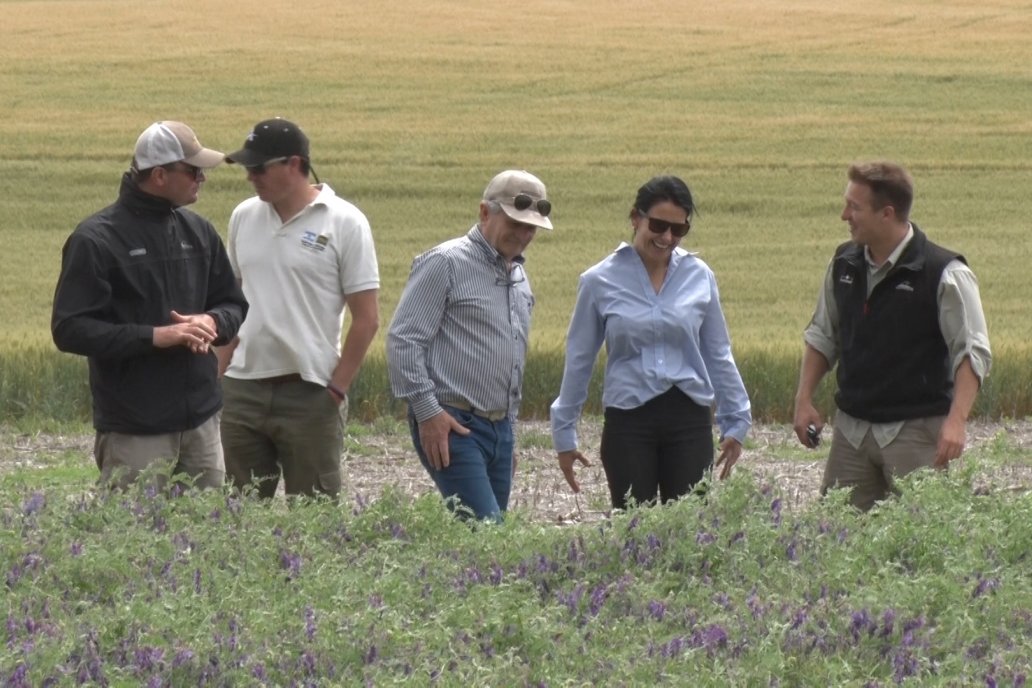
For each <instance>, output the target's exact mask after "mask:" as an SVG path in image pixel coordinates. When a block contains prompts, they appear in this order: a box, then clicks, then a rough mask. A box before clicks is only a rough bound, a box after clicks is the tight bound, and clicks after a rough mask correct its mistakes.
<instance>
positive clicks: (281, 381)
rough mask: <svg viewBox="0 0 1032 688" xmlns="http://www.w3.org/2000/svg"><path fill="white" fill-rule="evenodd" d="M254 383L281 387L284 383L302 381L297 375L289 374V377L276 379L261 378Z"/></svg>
mask: <svg viewBox="0 0 1032 688" xmlns="http://www.w3.org/2000/svg"><path fill="white" fill-rule="evenodd" d="M255 382H261V383H262V384H265V385H282V384H284V383H286V382H304V379H303V378H302V377H301V375H300V374H299V373H290V374H289V375H277V376H276V377H261V378H258V379H256V380H255Z"/></svg>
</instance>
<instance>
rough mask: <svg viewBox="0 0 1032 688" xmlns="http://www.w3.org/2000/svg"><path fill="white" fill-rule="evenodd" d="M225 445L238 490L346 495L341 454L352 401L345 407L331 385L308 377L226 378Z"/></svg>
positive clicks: (269, 494) (228, 466)
mask: <svg viewBox="0 0 1032 688" xmlns="http://www.w3.org/2000/svg"><path fill="white" fill-rule="evenodd" d="M222 398H223V404H224V408H223V411H222V446H223V449H224V451H225V453H226V472H227V474H228V475H229V477H230V479H231V480H232V482H233V485H234V486H235V487H236V488H237V489H243V488H244V487H246V486H247V485H252V484H254V485H255V487H256V488H257V491H258V494H259V495H260V496H262V497H266V498H268V497H272V496H273V495H275V494H276V488H277V487H278V485H279V480H280V476H281V475H282V477H283V483H284V488H285V490H286V493H287V494H288V495H308V496H313V495H315V494H325V495H330V496H334V497H335V496H336V495H337V494H339V493H340V486H341V477H340V456H341V450H342V448H343V445H344V421H345V419H346V417H347V410H348V407H347V400H346V399H345V400H344V402H342V403H341V404H340V405H339V406H338V405H337V402H336V401H335V400H334V399H333V397H331V396H330V393H329V392H328V391H326V388H325V387H322V386H321V385H316V384H313V383H311V382H305V381H303V380H296V381H288V382H263V381H260V380H238V379H235V378H229V377H224V378H223V379H222Z"/></svg>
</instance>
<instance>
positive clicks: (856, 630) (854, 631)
mask: <svg viewBox="0 0 1032 688" xmlns="http://www.w3.org/2000/svg"><path fill="white" fill-rule="evenodd" d="M874 628H875V624H874V622H873V621H871V615H870V614H868V613H867V610H866V609H861V610H860V611H858V612H853V618H852V621H851V622H850V624H849V633H850V635H852V636H853V640H854V641H857V640H860V636H861V635H862V634H863V632H864V631H867V632H868V634H870V633H873V632H874Z"/></svg>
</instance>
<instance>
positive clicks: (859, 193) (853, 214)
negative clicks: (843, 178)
mask: <svg viewBox="0 0 1032 688" xmlns="http://www.w3.org/2000/svg"><path fill="white" fill-rule="evenodd" d="M845 202H846V205H845V207H844V208H843V209H842V220H843V221H844V222H846V223H847V224H848V225H849V236H850V238H852V240H853V241H854V242H855V243H857V244H860V245H862V246H869V245H870V244H871V243H872V242H875V241H877V240H878V239H880V238H881V237H882V235H883V234H884V233H885V232H884V228H885V226H886V223H887V220H888V215H889V213H891V212H892V209H891V208H890V207H888V206H886V207H884V208H880V209H875V208H874V205H873V199H872V194H871V187H869V186H867V185H866V184H857V183H855V182H849V184H848V185H847V186H846V193H845Z"/></svg>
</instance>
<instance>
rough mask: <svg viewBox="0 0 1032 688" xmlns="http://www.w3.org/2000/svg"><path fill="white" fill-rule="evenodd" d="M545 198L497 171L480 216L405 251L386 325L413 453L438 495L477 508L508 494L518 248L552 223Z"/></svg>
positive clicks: (484, 511) (520, 304)
mask: <svg viewBox="0 0 1032 688" xmlns="http://www.w3.org/2000/svg"><path fill="white" fill-rule="evenodd" d="M551 210H552V205H551V202H550V201H549V200H548V193H547V191H546V189H545V185H544V184H543V183H542V182H541V180H540V179H538V178H537V177H535V176H534V175H532V174H531V173H529V172H525V171H522V170H506V171H505V172H501V173H499V174H498V175H496V176H495V177H494V178H493V179H492V180H491V182H490V183H489V184H488V185H487V188H486V189H485V190H484V194H483V199H482V200H481V202H480V209H479V222H478V223H477V224H476V225H474V226H473V228H472V229H470V230H469V232H467V233H466V235H465V236H463V237H459V238H457V239H452V240H451V241H446V242H445V243H443V244H440V245H438V246H436V247H434V248H432V249H430V250H429V251H427V252H426V253H423V254H422V255H420V256H417V257H416V259H415V260H414V261H413V263H412V272H411V274H410V276H409V280H408V284H407V285H406V286H405V290H404V292H403V293H402V295H401V300H400V301H399V303H398V308H397V310H396V311H395V312H394V319H393V321H392V322H391V327H390V331H389V332H388V335H387V363H388V370H389V374H390V380H391V390H392V392H393V393H394V395H395V396H396V397H398V398H401V399H404V400H405V401H406V402H408V405H409V428H410V430H411V433H412V441H413V443H414V444H415V448H416V453H417V454H418V455H419V459H420V461H421V462H422V463H423V466H424V467H425V468H426V470H427V472H428V473H429V474H430V477H431V478H432V479H433V481H434V483H435V484H436V485H437V488H438V489H439V490H440V492H441V494H442V495H443V496H444V497H445V498H447V499H448V500H449V505H450V506H451V507H452V508H458V509H459V513H460V514H462V515H466V516H468V515H472V516H473V517H474V518H476V519H478V520H481V519H492V520H497V519H499V518H501V515H502V513H503V512H504V511H505V510H506V508H507V506H508V502H509V492H510V489H511V487H512V477H513V467H514V463H513V432H512V424H513V422H514V421H515V420H516V415H517V412H518V411H519V405H520V399H521V394H522V387H523V371H524V366H525V363H526V357H527V339H528V334H529V330H530V316H531V310H532V309H533V306H534V295H533V294H532V293H531V290H530V283H529V282H528V280H527V274H526V272H525V271H524V268H523V265H524V257H523V253H524V251H525V250H526V248H527V246H528V245H529V244H530V242H531V241H532V240H533V239H534V235H535V233H536V232H537V229H538V228H539V227H543V228H545V229H552V222H551V221H550V220H549V217H548V216H549V214H550V212H551Z"/></svg>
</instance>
